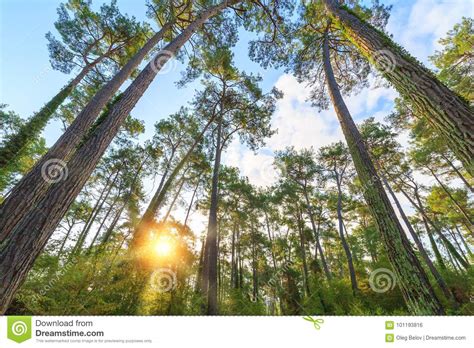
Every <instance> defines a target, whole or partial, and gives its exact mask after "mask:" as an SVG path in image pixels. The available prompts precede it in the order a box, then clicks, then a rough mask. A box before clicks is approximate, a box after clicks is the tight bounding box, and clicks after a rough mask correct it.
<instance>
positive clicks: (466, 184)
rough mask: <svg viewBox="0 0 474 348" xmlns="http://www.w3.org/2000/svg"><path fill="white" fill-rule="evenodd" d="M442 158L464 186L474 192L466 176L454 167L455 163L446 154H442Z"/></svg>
mask: <svg viewBox="0 0 474 348" xmlns="http://www.w3.org/2000/svg"><path fill="white" fill-rule="evenodd" d="M441 157H443V159H444V160H445V161H446V163H447V164H448V165H449V166H450V167H451V169H452V170H453V171H454V173H456V175H457V176H458V178H459V179H461V181H462V182H463V183H464V185H465V186H466V187H467V188H468V189H469V191H471V192H474V188H473V187H472V186H471V184H470V183H469V182H468V181H467V179H466V178H465V177H464V175H463V174H462V173H461V172H460V171H459V169H458V168H457V167H456V166H455V165H454V163H453V162H452V161H451V160H450V159H449V158H448V157H447V156H445V155H444V154H441Z"/></svg>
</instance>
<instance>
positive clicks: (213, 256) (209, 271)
mask: <svg viewBox="0 0 474 348" xmlns="http://www.w3.org/2000/svg"><path fill="white" fill-rule="evenodd" d="M221 140H222V116H219V120H218V124H217V135H216V151H215V156H214V169H213V173H212V188H211V205H210V208H209V225H208V229H207V238H206V249H205V251H204V271H205V272H204V282H205V283H207V286H205V287H204V289H203V290H204V294H206V295H207V301H208V302H207V314H209V315H217V313H218V310H217V208H218V202H219V197H218V185H219V169H220V165H221V153H222V146H221ZM206 290H207V291H206Z"/></svg>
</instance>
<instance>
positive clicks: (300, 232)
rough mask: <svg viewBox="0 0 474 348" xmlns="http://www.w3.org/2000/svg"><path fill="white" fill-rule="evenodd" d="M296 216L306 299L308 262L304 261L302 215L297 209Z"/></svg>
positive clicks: (308, 295) (308, 293)
mask: <svg viewBox="0 0 474 348" xmlns="http://www.w3.org/2000/svg"><path fill="white" fill-rule="evenodd" d="M296 214H297V216H296V220H297V223H298V234H299V237H300V238H299V240H300V248H301V260H302V261H303V286H304V292H305V294H306V297H310V296H311V291H310V288H309V277H308V262H307V261H306V238H305V237H304V231H303V219H302V216H301V215H302V214H301V211H300V209H299V207H298V208H297V213H296Z"/></svg>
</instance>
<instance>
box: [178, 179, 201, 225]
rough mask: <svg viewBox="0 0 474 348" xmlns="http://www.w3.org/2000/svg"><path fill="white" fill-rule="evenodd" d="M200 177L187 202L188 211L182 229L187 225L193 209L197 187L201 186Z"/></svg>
mask: <svg viewBox="0 0 474 348" xmlns="http://www.w3.org/2000/svg"><path fill="white" fill-rule="evenodd" d="M201 175H202V174H201ZM201 175H200V176H199V178H198V180H197V184H196V187H195V188H194V191H193V195H192V196H191V201H190V202H189V206H188V210H187V211H186V217H185V219H184V223H183V225H184V227H186V226H187V225H188V219H189V214H190V213H191V209H192V207H193V203H194V198H195V197H196V193H197V190H198V189H199V185H200V184H201Z"/></svg>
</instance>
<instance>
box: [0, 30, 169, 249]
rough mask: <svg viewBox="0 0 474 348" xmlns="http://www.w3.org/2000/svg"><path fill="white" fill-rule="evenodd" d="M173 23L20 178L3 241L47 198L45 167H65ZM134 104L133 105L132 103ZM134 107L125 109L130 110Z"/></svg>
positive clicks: (4, 208)
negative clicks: (31, 210) (107, 105)
mask: <svg viewBox="0 0 474 348" xmlns="http://www.w3.org/2000/svg"><path fill="white" fill-rule="evenodd" d="M171 25H172V23H168V24H165V25H164V26H163V28H162V29H161V30H160V31H159V32H157V33H156V34H155V35H154V36H153V37H152V38H151V39H150V40H148V42H147V43H146V44H145V45H144V46H143V47H142V48H141V49H140V50H139V51H138V52H137V53H136V54H135V56H134V57H132V58H131V59H130V60H129V61H128V62H127V64H125V66H124V67H123V68H122V69H121V70H120V71H119V72H118V73H117V74H116V75H115V76H114V77H113V78H112V79H111V80H110V81H109V82H107V84H105V85H104V86H103V87H102V88H101V89H100V90H99V91H98V92H97V93H96V94H95V96H94V97H93V98H92V99H91V100H90V101H89V102H88V103H87V105H86V106H85V107H84V109H83V110H82V111H81V112H80V113H79V115H77V117H76V118H75V120H74V121H73V122H72V124H71V125H70V126H69V127H68V128H67V130H66V131H65V132H64V133H63V134H62V135H61V137H60V138H59V139H58V141H56V143H55V144H54V145H53V146H52V147H51V148H50V149H49V151H48V152H47V153H46V154H45V155H44V156H43V157H42V158H41V160H39V161H38V162H37V163H36V164H35V166H34V167H33V168H32V169H31V170H30V171H29V172H28V173H27V174H26V175H25V176H24V177H23V178H22V179H21V180H20V182H18V184H16V185H15V187H14V188H13V189H12V192H11V194H10V195H9V196H8V197H7V199H5V201H4V202H3V203H2V205H0V243H1V242H2V241H3V240H5V239H6V238H7V236H8V235H9V234H10V233H11V231H12V230H13V228H14V227H15V226H16V225H17V224H19V222H20V221H21V220H22V219H23V218H25V217H26V216H27V215H28V211H29V209H31V208H33V207H35V206H36V204H37V203H38V202H39V200H40V199H42V198H44V196H45V194H46V192H47V190H48V188H49V186H50V185H51V184H50V183H49V182H48V181H46V180H44V178H43V175H42V173H43V172H44V171H45V169H47V168H48V167H51V165H52V164H56V166H57V167H59V168H63V167H64V165H65V163H66V162H67V160H68V158H69V157H70V156H71V154H72V153H73V152H74V151H75V150H76V147H77V146H78V145H79V144H80V142H81V141H82V139H83V137H84V136H85V135H86V133H87V132H88V130H89V128H90V127H91V126H92V124H93V123H94V121H95V120H96V118H97V116H98V115H99V113H100V112H101V110H102V109H103V108H104V107H105V106H106V104H107V102H108V101H109V100H110V99H111V98H112V96H113V95H114V94H115V93H116V92H117V91H118V89H119V88H120V86H121V85H122V84H123V83H124V82H125V81H126V80H127V79H128V78H129V77H130V75H131V74H132V72H133V71H134V70H135V69H136V68H137V67H138V66H139V65H140V63H141V62H142V60H143V59H144V58H145V57H146V55H147V54H149V53H150V52H151V50H152V49H153V48H154V47H155V46H156V45H157V44H158V43H159V42H160V41H161V39H162V38H163V36H164V35H165V34H166V33H167V32H168V30H169V29H170V28H171ZM150 68H151V67H150ZM159 68H160V66H158V70H159ZM135 86H136V85H135ZM132 89H133V88H132ZM138 94H140V93H138ZM140 96H141V94H140ZM124 102H125V101H124ZM122 105H123V104H122ZM133 105H135V103H133ZM133 105H131V106H132V107H133ZM132 107H130V108H127V109H124V110H129V109H130V110H131V109H132ZM115 109H117V108H115ZM130 110H129V111H130ZM127 115H128V112H127Z"/></svg>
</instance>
